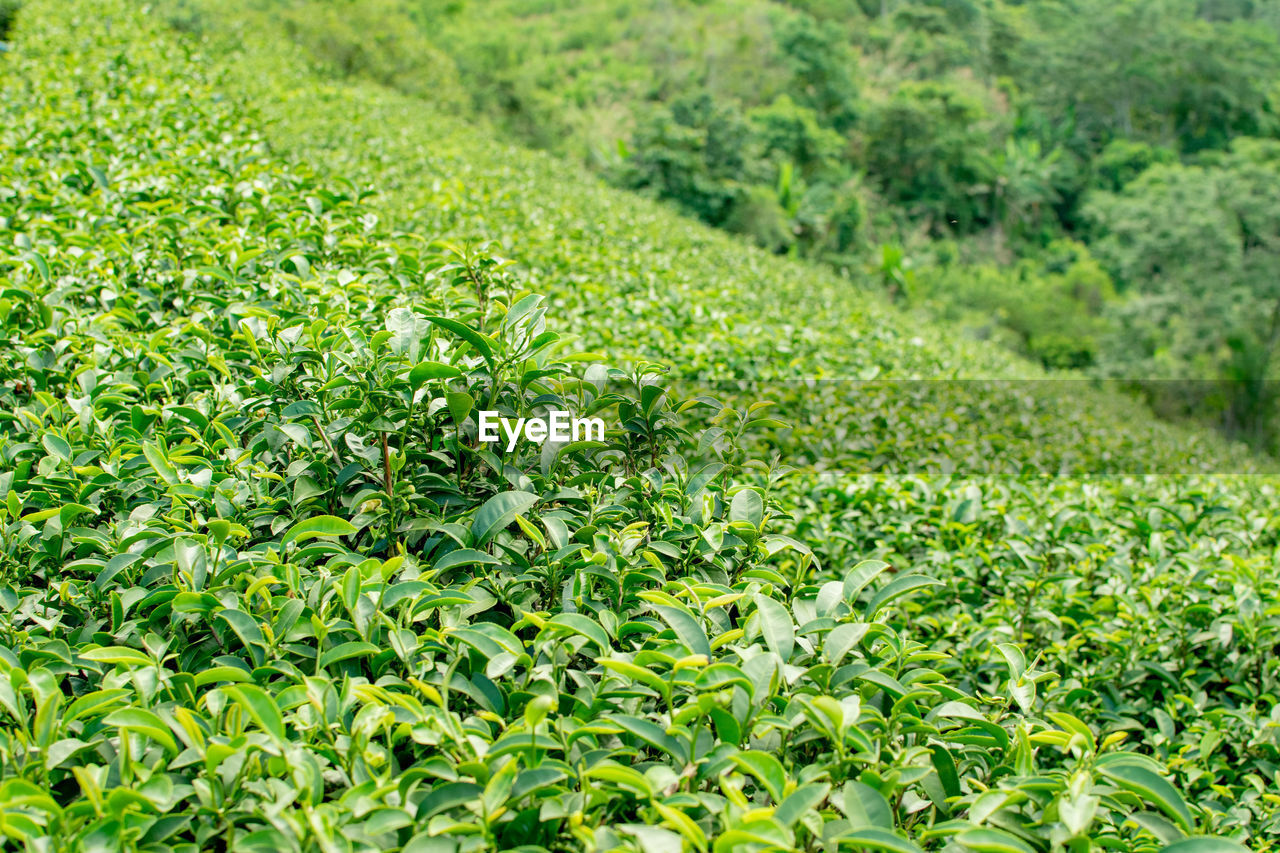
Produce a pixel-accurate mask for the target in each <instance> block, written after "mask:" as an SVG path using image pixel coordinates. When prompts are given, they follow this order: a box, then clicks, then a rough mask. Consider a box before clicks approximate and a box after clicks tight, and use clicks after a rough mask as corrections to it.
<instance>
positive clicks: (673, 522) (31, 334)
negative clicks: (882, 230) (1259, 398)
mask: <svg viewBox="0 0 1280 853" xmlns="http://www.w3.org/2000/svg"><path fill="white" fill-rule="evenodd" d="M170 23H171V19H169V18H167V17H166V16H165V15H164V14H162V13H161V11H160V10H157V11H154V12H153V11H151V10H149V9H146V8H143V7H138V6H135V5H133V4H130V3H127V2H124V0H107V2H95V3H89V2H86V1H85V0H74V2H71V3H53V2H47V0H33V2H31V3H29V4H28V5H27V6H26V7H24V10H23V13H22V16H21V17H20V18H19V23H18V28H17V31H16V32H15V34H14V38H15V44H16V49H15V51H14V52H13V53H11V54H9V55H7V56H6V57H5V58H4V59H3V60H2V61H0V75H3V78H4V87H3V95H2V96H0V111H2V112H3V117H4V121H3V123H0V147H2V148H3V150H4V151H5V152H6V156H5V158H4V159H3V160H2V161H0V172H2V174H3V180H2V181H0V229H3V231H4V234H5V236H6V239H5V240H4V241H3V243H2V244H0V329H2V330H3V335H4V339H5V341H6V346H5V347H4V348H3V349H2V350H0V380H2V381H3V391H2V392H0V395H2V397H0V398H2V399H3V406H0V409H2V411H0V497H3V501H4V502H3V510H0V512H2V513H3V521H2V522H0V609H2V610H3V614H4V615H3V617H0V831H2V832H3V833H4V835H5V837H6V839H7V840H8V842H9V844H10V845H11V846H13V847H15V848H21V849H28V850H63V849H66V850H81V849H85V850H99V849H101V850H122V849H123V850H155V851H159V850H206V849H215V850H217V849H228V850H236V851H240V850H268V849H269V850H273V851H280V850H324V851H328V850H382V849H401V850H405V851H436V850H457V851H461V850H480V849H496V848H510V849H524V850H579V849H582V850H614V849H622V850H638V851H643V853H652V851H667V850H681V849H689V850H697V851H700V853H705V852H706V851H709V850H714V851H717V853H722V852H723V853H729V851H735V850H743V851H748V850H750V851H763V850H775V849H778V850H792V849H795V850H817V849H826V850H838V849H841V848H844V849H854V850H883V851H914V850H953V851H964V850H972V851H1028V850H1030V851H1050V850H1071V851H1085V850H1094V849H1116V850H1135V851H1144V850H1150V851H1158V850H1167V851H1171V853H1217V851H1238V850H1241V849H1254V850H1267V849H1274V846H1275V842H1274V839H1275V838H1276V837H1277V836H1278V835H1280V833H1278V832H1277V828H1278V825H1280V797H1278V796H1277V794H1276V791H1277V783H1280V777H1278V775H1277V774H1278V771H1280V754H1278V753H1280V746H1278V740H1277V738H1278V734H1280V711H1277V710H1276V702H1275V695H1276V691H1277V679H1278V678H1280V667H1278V666H1277V663H1276V656H1275V650H1276V648H1277V646H1278V645H1280V638H1278V637H1277V630H1278V629H1280V608H1278V607H1277V603H1276V602H1277V589H1276V578H1275V572H1274V559H1275V556H1276V549H1277V545H1278V544H1280V543H1278V542H1277V537H1276V528H1275V523H1274V518H1275V514H1276V508H1277V503H1280V501H1278V500H1277V495H1276V489H1275V481H1274V479H1273V478H1271V477H1268V476H1263V475H1250V476H1248V477H1246V476H1243V475H1244V474H1245V473H1247V472H1250V471H1252V470H1254V467H1255V462H1254V461H1253V460H1251V459H1249V458H1248V457H1247V456H1245V455H1243V454H1241V453H1239V452H1238V451H1236V450H1233V449H1232V448H1229V447H1226V446H1224V445H1222V444H1221V443H1220V442H1218V441H1216V440H1214V439H1211V438H1205V437H1202V436H1197V435H1195V434H1193V433H1191V432H1187V431H1182V430H1176V429H1172V428H1168V427H1160V426H1151V427H1144V428H1142V429H1137V428H1135V426H1134V424H1135V422H1136V421H1137V420H1138V419H1140V418H1143V417H1146V415H1145V413H1144V412H1143V411H1142V410H1141V409H1140V407H1138V406H1137V405H1136V404H1135V403H1132V402H1131V401H1128V400H1124V399H1119V398H1115V397H1111V396H1108V395H1107V394H1105V393H1104V392H1102V391H1098V390H1096V389H1085V390H1082V391H1080V392H1079V393H1074V392H1072V393H1069V394H1067V395H1064V394H1062V393H1057V388H1060V387H1062V386H1055V384H1054V382H1052V381H1049V380H1037V381H1033V382H1022V383H1008V382H1005V383H1001V382H995V383H988V384H973V383H962V382H953V383H949V384H942V385H936V384H930V383H927V382H918V381H917V382H913V381H910V380H911V379H912V378H915V377H922V376H926V377H959V376H970V377H972V376H983V375H988V376H991V375H1003V376H1017V375H1019V372H1021V374H1022V375H1024V376H1026V377H1030V378H1032V379H1035V378H1036V377H1041V376H1042V374H1038V373H1036V372H1035V371H1032V370H1031V369H1030V368H1025V367H1020V366H1019V365H1017V364H1016V363H1015V362H1013V361H1011V360H1010V359H1009V357H1007V356H1005V355H1002V354H1001V353H999V352H998V351H996V350H993V349H989V348H985V347H982V346H980V345H976V344H973V343H964V342H958V341H956V340H954V339H952V338H951V337H949V336H947V335H945V334H944V333H943V332H941V331H939V330H938V329H936V328H933V327H929V326H926V325H924V324H923V323H921V322H919V321H917V320H916V319H914V318H912V317H910V316H907V315H901V314H898V313H895V312H894V311H893V310H892V309H891V308H889V307H887V306H885V305H883V304H881V303H879V302H878V301H876V300H875V299H871V298H866V297H861V296H859V295H858V294H856V293H851V292H849V288H848V284H847V282H844V281H842V280H840V279H837V278H836V277H835V276H834V275H833V274H831V273H828V272H824V271H822V270H820V269H818V268H815V267H808V266H805V265H803V264H799V263H795V262H791V261H787V260H785V259H780V258H776V257H772V256H769V255H767V254H765V253H762V252H757V251H754V250H746V249H743V248H742V247H741V246H740V245H739V244H737V243H735V242H733V241H732V240H731V239H730V238H728V237H726V236H724V235H721V234H716V233H713V232H710V231H706V230H702V229H700V228H699V227H698V226H696V225H694V224H693V223H691V222H689V221H686V220H683V219H680V218H679V217H677V216H675V215H673V214H671V213H670V212H668V211H665V210H662V209H661V208H658V207H655V206H653V205H651V204H650V203H648V202H645V201H644V200H642V199H638V198H636V197H632V196H628V195H625V194H622V193H619V192H616V191H613V190H609V189H607V188H604V187H602V186H599V185H598V184H596V183H594V182H592V181H590V180H588V179H587V178H586V177H585V176H584V175H583V174H582V173H581V172H580V171H578V170H576V169H574V168H573V167H570V166H565V165H563V164H561V163H558V162H557V161H555V160H553V159H551V158H550V157H548V156H545V155H537V154H530V153H527V152H523V151H519V150H517V149H512V148H508V147H505V146H501V145H499V144H496V143H493V142H491V141H488V140H486V139H485V138H483V137H482V136H481V135H479V134H477V133H476V132H474V130H472V129H469V128H468V127H466V126H465V125H463V124H461V123H460V122H458V121H456V120H452V119H449V118H448V117H447V116H445V115H442V114H438V113H432V112H429V111H426V110H424V109H423V108H422V105H421V102H419V101H415V100H412V99H410V98H407V97H405V96H404V95H401V94H396V93H393V92H389V91H386V90H384V89H380V88H377V87H374V86H372V85H369V84H347V83H333V82H324V81H322V80H321V79H320V78H318V77H314V76H312V75H311V74H310V72H309V71H308V70H307V69H306V68H305V67H304V65H303V64H302V63H300V62H298V61H296V59H295V58H294V57H291V56H290V55H289V54H288V53H287V51H281V50H280V42H279V41H277V40H274V39H273V38H272V35H273V34H272V33H270V32H253V31H251V30H241V31H239V32H237V31H236V30H235V29H234V27H232V28H231V29H230V30H228V31H226V32H219V31H217V30H213V31H209V32H206V34H205V38H206V39H207V41H203V42H202V41H197V40H196V39H195V38H194V37H193V36H192V35H190V32H191V31H190V30H186V32H187V33H188V34H187V35H180V34H178V33H177V32H175V31H173V30H171V29H169V24H170ZM231 24H234V22H231ZM371 187H372V188H371ZM481 240H487V241H489V242H490V245H489V247H488V248H479V247H478V246H477V245H476V244H477V243H478V242H479V241H481ZM508 256H509V258H510V259H508ZM513 260H514V261H516V263H514V264H513V263H512V261H513ZM815 377H826V378H828V379H830V378H838V379H842V380H850V379H866V380H869V379H872V378H876V377H879V378H880V379H881V382H880V383H871V384H854V383H852V382H849V381H818V380H816V379H815ZM1065 387H1067V388H1069V389H1076V388H1079V387H1080V386H1079V385H1078V384H1073V385H1068V386H1065ZM767 403H773V404H774V405H772V406H770V405H766V404H767ZM549 408H564V409H569V410H572V411H574V412H577V413H581V414H584V415H592V414H594V415H599V416H602V417H604V418H605V420H606V421H607V423H608V424H609V425H610V429H609V430H608V432H607V433H606V436H605V440H604V441H599V442H593V441H587V442H577V443H571V444H568V445H564V446H555V445H543V446H541V447H539V446H537V445H533V444H526V445H521V446H517V448H516V449H514V450H513V451H511V452H507V451H506V450H505V449H504V448H503V447H501V446H498V445H494V446H492V447H490V446H486V445H485V444H483V443H482V442H480V441H478V431H477V426H478V424H477V415H476V413H477V411H478V410H480V409H496V410H499V411H501V412H503V413H504V414H507V415H510V416H527V415H530V414H536V413H541V412H544V411H546V410H547V409H549ZM965 424H971V425H973V426H974V427H976V428H974V429H971V430H968V431H966V429H965V428H964V427H965ZM1002 449H1003V450H1004V451H1007V452H1006V453H1005V454H1004V456H1003V457H1002V456H1001V453H1000V451H1001V450H1002ZM771 450H772V451H773V452H774V453H775V454H776V455H772V456H771V455H770V451H771ZM1149 471H1157V472H1162V473H1160V474H1150V473H1144V472H1149ZM1215 471H1216V472H1228V471H1229V472H1237V473H1240V474H1241V475H1242V476H1240V477H1231V478H1226V477H1214V476H1207V475H1205V474H1204V473H1202V474H1199V475H1197V474H1196V473H1195V472H1215ZM1062 472H1066V473H1067V474H1068V475H1069V476H1053V475H1055V474H1061V473H1062ZM1244 845H1248V847H1247V848H1246V847H1245V846H1244Z"/></svg>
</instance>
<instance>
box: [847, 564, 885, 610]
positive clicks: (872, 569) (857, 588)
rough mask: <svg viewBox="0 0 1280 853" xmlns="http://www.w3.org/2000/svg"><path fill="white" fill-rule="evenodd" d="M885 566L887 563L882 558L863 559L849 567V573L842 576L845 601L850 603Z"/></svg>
mask: <svg viewBox="0 0 1280 853" xmlns="http://www.w3.org/2000/svg"><path fill="white" fill-rule="evenodd" d="M887 568H889V564H888V563H886V562H884V561H882V560H863V561H862V562H861V563H858V565H856V566H854V567H853V568H852V569H850V570H849V574H847V575H845V576H844V598H845V601H848V602H850V603H852V602H853V600H854V599H856V598H857V597H858V593H860V592H862V590H863V589H865V588H866V586H867V584H869V583H871V582H872V581H873V580H875V579H876V577H877V576H878V575H879V574H880V573H881V572H883V571H884V570H885V569H887Z"/></svg>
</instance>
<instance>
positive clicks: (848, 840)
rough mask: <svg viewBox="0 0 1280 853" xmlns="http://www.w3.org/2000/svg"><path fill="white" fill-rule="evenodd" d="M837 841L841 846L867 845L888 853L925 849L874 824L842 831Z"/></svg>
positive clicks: (921, 852) (908, 852) (909, 852)
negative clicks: (850, 830)
mask: <svg viewBox="0 0 1280 853" xmlns="http://www.w3.org/2000/svg"><path fill="white" fill-rule="evenodd" d="M835 841H836V843H837V844H839V845H840V846H842V847H843V846H849V847H867V848H870V849H872V850H886V851H888V853H923V851H922V850H921V849H920V848H919V847H917V846H916V845H914V844H912V843H911V842H910V841H908V840H907V839H905V838H903V837H902V836H900V835H897V834H895V833H893V832H891V831H889V830H887V829H879V828H877V827H873V826H867V827H863V828H862V829H855V830H853V831H852V832H842V833H841V834H839V835H837V836H836V838H835Z"/></svg>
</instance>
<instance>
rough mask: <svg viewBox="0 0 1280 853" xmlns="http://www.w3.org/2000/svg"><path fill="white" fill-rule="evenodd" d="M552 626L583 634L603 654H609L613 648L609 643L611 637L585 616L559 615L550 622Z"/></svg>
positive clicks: (573, 614)
mask: <svg viewBox="0 0 1280 853" xmlns="http://www.w3.org/2000/svg"><path fill="white" fill-rule="evenodd" d="M549 624H551V625H559V626H561V627H564V628H567V629H568V630H570V631H572V632H573V633H575V634H581V635H582V636H584V637H586V638H587V639H588V640H590V641H591V642H593V643H595V645H596V647H597V648H598V649H600V651H601V652H608V651H609V650H611V649H612V648H613V644H612V643H610V642H609V635H608V634H606V633H605V631H604V628H601V627H600V625H599V623H597V622H596V621H595V620H593V619H590V618H588V617H586V616H583V615H582V614H581V613H557V614H556V615H555V616H552V617H551V619H550V620H549Z"/></svg>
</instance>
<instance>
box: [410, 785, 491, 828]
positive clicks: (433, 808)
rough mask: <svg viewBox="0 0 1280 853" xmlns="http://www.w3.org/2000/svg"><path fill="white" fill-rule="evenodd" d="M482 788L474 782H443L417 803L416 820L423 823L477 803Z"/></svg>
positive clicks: (482, 790)
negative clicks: (452, 810)
mask: <svg viewBox="0 0 1280 853" xmlns="http://www.w3.org/2000/svg"><path fill="white" fill-rule="evenodd" d="M483 793H484V788H481V787H480V786H479V785H477V784H476V783H474V782H445V783H443V784H440V785H436V786H435V787H434V788H432V789H431V793H429V794H427V795H426V796H425V797H423V798H422V802H420V803H418V814H417V819H418V820H419V821H425V820H428V819H430V818H432V817H435V816H436V815H438V814H440V813H441V812H446V811H448V810H449V809H456V808H457V807H459V806H463V805H466V804H467V803H470V802H479V801H480V797H481V795H482V794H483Z"/></svg>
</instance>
